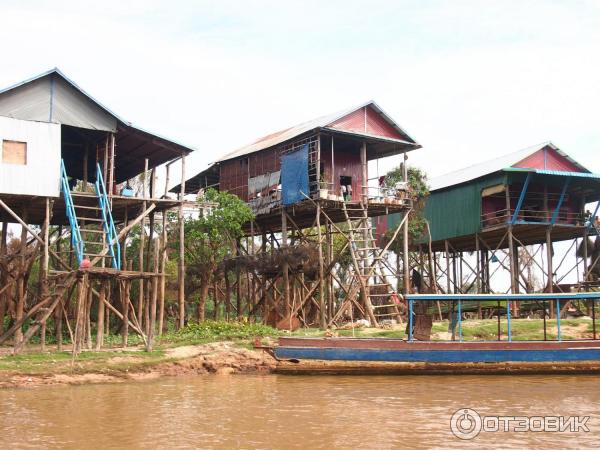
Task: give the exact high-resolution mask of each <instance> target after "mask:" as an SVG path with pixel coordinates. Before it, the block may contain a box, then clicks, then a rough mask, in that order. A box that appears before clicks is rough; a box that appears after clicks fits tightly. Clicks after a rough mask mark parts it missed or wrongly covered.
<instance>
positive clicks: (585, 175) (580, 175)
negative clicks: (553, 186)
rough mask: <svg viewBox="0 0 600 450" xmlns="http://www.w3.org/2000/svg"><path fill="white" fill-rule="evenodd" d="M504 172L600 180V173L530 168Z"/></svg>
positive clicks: (509, 168)
mask: <svg viewBox="0 0 600 450" xmlns="http://www.w3.org/2000/svg"><path fill="white" fill-rule="evenodd" d="M503 170H504V171H506V172H533V173H539V174H540V175H554V176H558V177H577V178H592V179H600V173H588V172H565V171H562V170H548V169H529V168H525V167H507V168H505V169H503Z"/></svg>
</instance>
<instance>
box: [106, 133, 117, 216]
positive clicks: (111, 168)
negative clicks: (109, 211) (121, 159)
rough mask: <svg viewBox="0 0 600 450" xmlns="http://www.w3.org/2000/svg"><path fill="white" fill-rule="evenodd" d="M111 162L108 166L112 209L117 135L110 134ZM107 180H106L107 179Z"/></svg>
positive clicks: (109, 195) (109, 196)
mask: <svg viewBox="0 0 600 450" xmlns="http://www.w3.org/2000/svg"><path fill="white" fill-rule="evenodd" d="M109 151H110V161H109V166H108V189H107V191H108V199H109V202H110V205H111V207H112V198H113V192H114V189H115V188H114V186H113V185H114V184H115V134H114V133H110V150H109ZM105 180H106V178H105Z"/></svg>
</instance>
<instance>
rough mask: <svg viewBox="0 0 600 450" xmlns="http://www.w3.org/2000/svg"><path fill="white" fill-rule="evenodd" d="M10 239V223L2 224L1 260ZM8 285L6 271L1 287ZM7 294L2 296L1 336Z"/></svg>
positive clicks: (0, 305) (1, 275) (0, 314)
mask: <svg viewBox="0 0 600 450" xmlns="http://www.w3.org/2000/svg"><path fill="white" fill-rule="evenodd" d="M7 239H8V222H2V235H1V237H0V258H1V257H3V256H5V255H6V248H7ZM7 284H8V274H7V273H6V272H5V271H1V272H0V286H6V285H7ZM8 296H9V294H8V293H7V292H4V293H2V294H0V335H1V334H2V333H3V332H4V315H5V314H6V307H7V304H8Z"/></svg>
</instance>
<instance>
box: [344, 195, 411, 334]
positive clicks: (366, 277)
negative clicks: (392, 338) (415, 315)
mask: <svg viewBox="0 0 600 450" xmlns="http://www.w3.org/2000/svg"><path fill="white" fill-rule="evenodd" d="M342 209H343V211H344V216H345V218H346V223H347V226H348V236H349V241H350V242H349V244H350V246H349V247H350V253H351V255H352V264H353V267H354V280H355V284H354V285H355V287H354V292H358V291H361V292H362V298H363V303H365V305H364V306H365V308H366V312H367V315H368V316H369V318H370V320H371V322H373V325H374V326H379V322H380V321H383V320H386V319H388V320H389V319H395V320H397V321H398V322H401V321H402V316H401V311H400V306H401V302H400V299H401V296H400V295H399V294H398V293H397V292H396V290H395V289H394V287H393V286H392V284H391V283H390V282H389V281H388V279H387V276H386V274H385V261H386V259H387V255H388V252H387V251H386V250H385V249H384V250H382V249H380V248H379V246H378V245H377V241H376V240H375V238H374V236H373V228H372V226H371V221H370V219H369V216H368V212H367V208H366V207H365V206H364V205H363V203H362V202H361V203H346V202H344V203H342Z"/></svg>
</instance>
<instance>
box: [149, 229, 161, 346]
mask: <svg viewBox="0 0 600 450" xmlns="http://www.w3.org/2000/svg"><path fill="white" fill-rule="evenodd" d="M159 242H160V240H159V239H154V241H153V245H152V250H153V251H152V253H153V256H152V261H153V264H152V267H153V269H154V276H153V277H152V297H151V299H150V323H149V326H148V339H147V340H146V342H147V346H146V350H147V351H149V352H151V351H152V349H153V347H154V334H155V332H156V331H155V328H156V300H157V298H158V246H159Z"/></svg>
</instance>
